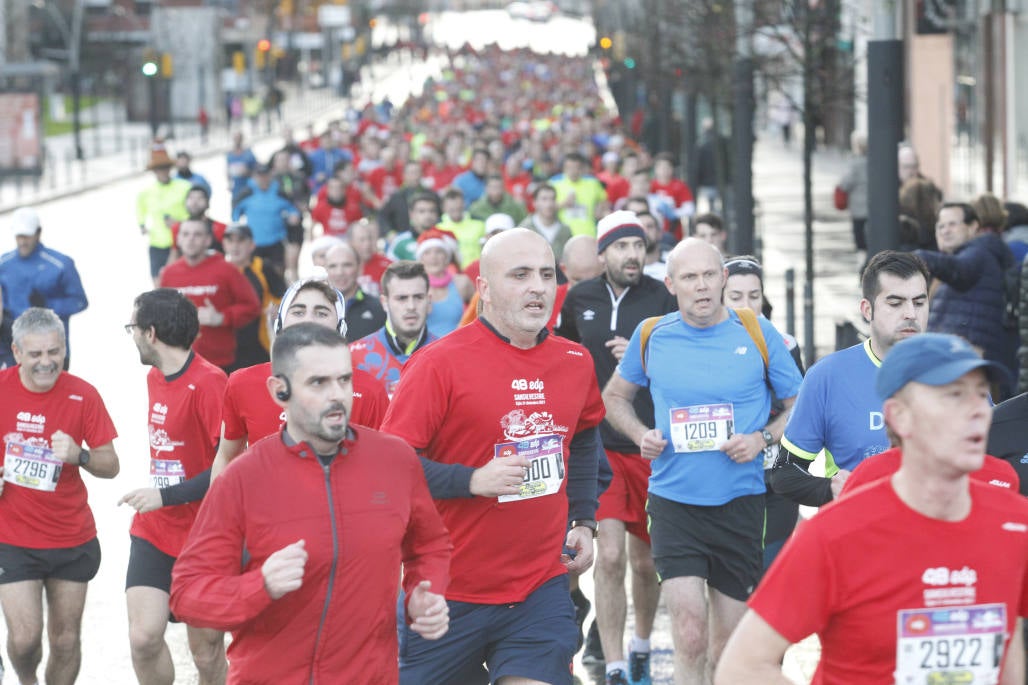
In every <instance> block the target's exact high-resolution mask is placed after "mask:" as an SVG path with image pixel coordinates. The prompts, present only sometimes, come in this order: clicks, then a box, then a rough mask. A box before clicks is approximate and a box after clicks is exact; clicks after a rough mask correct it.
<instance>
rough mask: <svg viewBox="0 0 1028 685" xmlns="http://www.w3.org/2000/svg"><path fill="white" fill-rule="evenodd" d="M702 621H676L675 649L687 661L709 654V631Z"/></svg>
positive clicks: (674, 628)
mask: <svg viewBox="0 0 1028 685" xmlns="http://www.w3.org/2000/svg"><path fill="white" fill-rule="evenodd" d="M704 623H705V622H704V621H703V620H702V619H697V620H688V621H682V620H681V619H675V621H674V627H673V630H674V633H675V638H676V639H675V649H677V650H678V651H679V652H681V653H682V656H683V657H685V658H686V659H690V660H695V659H699V658H701V657H703V656H704V655H705V654H706V653H707V649H708V644H707V630H706V625H705V624H704Z"/></svg>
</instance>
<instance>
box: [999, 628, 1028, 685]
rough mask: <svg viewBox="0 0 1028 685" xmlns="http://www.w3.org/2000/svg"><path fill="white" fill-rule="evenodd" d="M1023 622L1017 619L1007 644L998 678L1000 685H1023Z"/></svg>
mask: <svg viewBox="0 0 1028 685" xmlns="http://www.w3.org/2000/svg"><path fill="white" fill-rule="evenodd" d="M1023 632H1024V620H1023V619H1020V618H1019V619H1017V627H1016V628H1014V634H1013V635H1012V636H1011V638H1010V642H1009V643H1007V656H1006V659H1005V660H1004V662H1003V675H1002V676H1000V685H1023V683H1024V675H1025V656H1024V638H1023V637H1022V633H1023Z"/></svg>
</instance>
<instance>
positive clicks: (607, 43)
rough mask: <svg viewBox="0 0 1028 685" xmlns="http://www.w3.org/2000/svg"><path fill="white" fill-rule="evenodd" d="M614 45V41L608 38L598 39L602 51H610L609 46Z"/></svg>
mask: <svg viewBox="0 0 1028 685" xmlns="http://www.w3.org/2000/svg"><path fill="white" fill-rule="evenodd" d="M613 45H614V41H612V40H611V39H610V36H604V37H603V38H600V47H601V48H603V49H604V50H610V48H611V46H613Z"/></svg>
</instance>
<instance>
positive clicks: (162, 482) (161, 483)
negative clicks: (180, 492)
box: [150, 459, 186, 490]
mask: <svg viewBox="0 0 1028 685" xmlns="http://www.w3.org/2000/svg"><path fill="white" fill-rule="evenodd" d="M185 480H186V469H185V468H184V467H183V466H182V462H180V461H176V460H174V459H151V460H150V487H153V488H157V489H158V490H159V489H161V488H166V487H168V486H169V485H178V484H179V483H182V482H184V481H185Z"/></svg>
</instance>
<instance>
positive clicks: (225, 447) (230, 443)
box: [211, 428, 246, 482]
mask: <svg viewBox="0 0 1028 685" xmlns="http://www.w3.org/2000/svg"><path fill="white" fill-rule="evenodd" d="M245 449H246V440H243V439H242V438H240V439H237V440H228V439H227V438H225V434H224V428H223V429H222V436H221V442H220V443H218V453H217V454H215V455H214V463H213V464H211V481H212V482H213V481H214V479H215V478H217V477H218V475H219V474H220V473H221V472H222V471H224V470H225V467H226V466H228V463H229V462H230V461H232V460H233V459H235V458H236V457H238V456H239V455H240V454H242V453H243V450H245Z"/></svg>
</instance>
